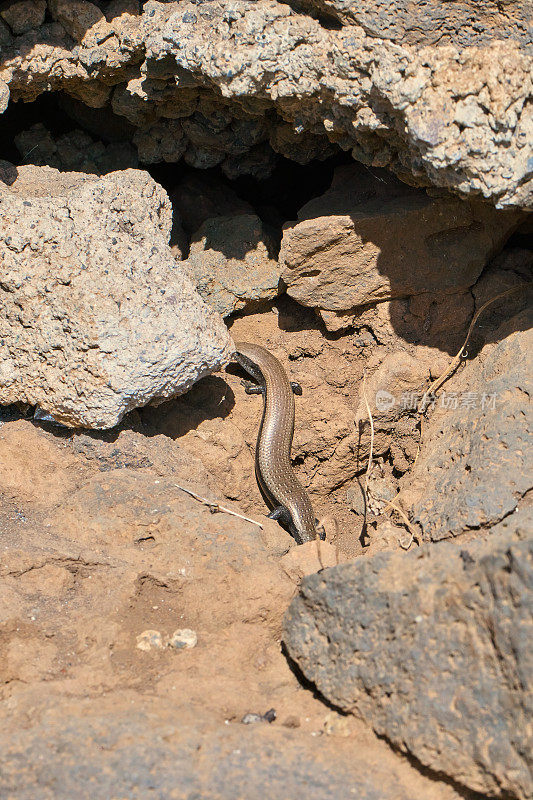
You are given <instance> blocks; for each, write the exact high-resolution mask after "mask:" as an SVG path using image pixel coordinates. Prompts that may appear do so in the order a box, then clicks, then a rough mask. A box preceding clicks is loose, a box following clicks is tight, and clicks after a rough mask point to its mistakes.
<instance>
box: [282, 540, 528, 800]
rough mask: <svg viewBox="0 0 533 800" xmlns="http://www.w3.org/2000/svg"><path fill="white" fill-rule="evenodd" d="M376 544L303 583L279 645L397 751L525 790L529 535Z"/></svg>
mask: <svg viewBox="0 0 533 800" xmlns="http://www.w3.org/2000/svg"><path fill="white" fill-rule="evenodd" d="M525 536H526V534H525V531H524V530H523V528H521V529H519V530H518V531H515V533H514V534H510V533H503V534H501V533H499V534H498V533H495V534H494V535H493V536H491V537H490V538H489V540H488V541H487V542H485V543H480V544H478V545H476V546H464V547H463V548H461V547H459V546H457V545H455V544H451V543H444V542H443V543H442V544H439V545H436V546H435V545H433V546H431V547H430V546H425V547H424V548H422V549H420V550H417V551H414V552H412V553H408V554H402V555H400V554H398V553H395V554H391V553H386V554H379V555H376V556H375V557H374V558H366V559H365V558H362V559H359V560H358V561H356V562H355V563H351V564H344V565H341V566H337V567H333V568H331V569H327V570H324V571H322V572H321V573H318V574H316V575H312V576H309V577H307V578H305V579H304V581H303V583H302V587H301V590H300V594H299V596H298V597H297V598H296V599H295V600H294V601H293V602H292V604H291V606H290V608H289V611H288V612H287V615H286V619H285V634H284V641H285V644H286V646H287V649H288V652H289V654H290V656H291V658H293V659H294V660H295V661H296V663H297V664H298V666H299V668H300V669H301V670H302V672H303V674H304V675H305V676H306V678H307V679H308V680H310V681H312V682H313V683H314V684H315V685H316V687H317V688H318V690H319V691H320V692H321V694H322V695H324V697H326V698H327V699H328V700H329V701H330V702H331V703H334V704H335V705H336V706H338V707H339V708H341V709H343V710H345V711H347V712H352V713H355V714H357V715H358V716H362V717H363V718H364V719H365V720H367V721H368V722H369V723H370V724H371V725H372V726H373V728H374V729H375V730H376V732H377V733H378V734H379V735H381V736H384V737H386V738H387V739H388V740H389V741H390V742H391V743H392V744H393V745H394V746H395V747H397V748H399V749H401V750H402V751H404V752H407V753H409V754H410V755H411V756H412V757H414V758H415V759H416V760H417V761H418V762H419V763H421V764H423V765H424V766H425V767H427V768H429V769H431V770H432V771H434V772H435V773H438V774H440V775H447V776H449V777H450V778H451V779H453V781H455V782H457V783H458V784H460V785H463V786H467V787H469V788H470V789H473V790H475V791H478V792H482V793H483V795H484V796H486V795H490V796H491V797H492V796H496V797H500V796H501V797H517V798H530V797H532V796H533V782H532V780H531V772H530V769H531V766H532V763H531V750H530V748H529V747H528V743H527V724H528V719H530V718H531V712H532V710H533V709H532V707H531V697H532V689H533V664H532V661H531V637H532V635H533V626H532V611H533V535H532V531H531V525H530V526H529V537H528V538H524V537H525Z"/></svg>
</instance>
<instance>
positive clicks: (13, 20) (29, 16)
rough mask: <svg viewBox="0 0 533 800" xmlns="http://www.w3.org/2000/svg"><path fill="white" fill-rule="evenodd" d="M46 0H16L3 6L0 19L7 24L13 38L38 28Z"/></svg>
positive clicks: (43, 13) (42, 20)
mask: <svg viewBox="0 0 533 800" xmlns="http://www.w3.org/2000/svg"><path fill="white" fill-rule="evenodd" d="M45 12H46V0H18V2H14V3H8V4H4V5H3V7H2V9H1V10H0V17H2V19H3V20H4V21H5V22H7V24H8V25H9V27H10V28H11V30H12V31H13V33H14V34H15V36H20V34H22V33H26V32H27V31H31V30H32V29H34V28H38V27H39V26H40V25H42V24H43V22H44V15H45Z"/></svg>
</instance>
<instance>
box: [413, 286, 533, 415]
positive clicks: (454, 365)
mask: <svg viewBox="0 0 533 800" xmlns="http://www.w3.org/2000/svg"><path fill="white" fill-rule="evenodd" d="M532 283H533V281H529V282H528V283H520V284H518V285H517V286H513V287H511V289H507V291H505V292H502V293H501V294H497V295H496V296H495V297H491V299H490V300H487V302H486V303H483V305H482V306H481V308H480V309H478V310H477V311H476V313H475V314H474V316H473V317H472V321H471V322H470V325H469V327H468V333H467V334H466V339H465V340H464V343H463V346H462V347H461V349H460V350H459V352H458V353H457V355H456V356H455V358H454V359H453V360H452V361H451V363H450V365H449V366H448V367H447V368H446V369H445V370H444V372H443V373H442V375H440V376H439V377H438V378H437V379H436V380H435V381H433V383H432V384H430V386H429V389H428V390H427V392H425V393H424V397H423V398H422V400H421V401H420V403H419V404H418V409H417V411H418V413H419V414H423V413H424V411H425V410H426V407H425V406H424V402H425V400H426V398H427V396H428V395H434V394H435V392H436V391H438V390H439V389H440V387H441V386H442V384H443V383H444V381H445V380H446V379H447V378H448V377H449V376H450V375H451V374H452V372H453V371H454V370H455V369H457V367H458V365H459V363H460V361H461V356H462V355H463V353H464V352H465V349H466V346H467V344H468V342H469V340H470V336H471V334H472V330H473V328H474V325H475V324H476V322H477V321H478V319H479V317H480V316H481V314H482V313H483V312H484V311H485V309H486V308H488V306H490V305H491V303H495V302H496V300H500V299H501V298H502V297H507V295H509V294H513V292H516V291H518V289H523V288H524V287H525V286H531V284H532Z"/></svg>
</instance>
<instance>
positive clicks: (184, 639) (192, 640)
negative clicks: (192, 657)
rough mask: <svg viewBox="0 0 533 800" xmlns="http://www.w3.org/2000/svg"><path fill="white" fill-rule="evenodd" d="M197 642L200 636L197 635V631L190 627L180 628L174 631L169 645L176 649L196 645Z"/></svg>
mask: <svg viewBox="0 0 533 800" xmlns="http://www.w3.org/2000/svg"><path fill="white" fill-rule="evenodd" d="M197 644H198V636H197V635H196V631H193V630H191V629H190V628H180V629H179V630H177V631H174V633H173V634H172V636H171V637H170V639H169V640H168V642H167V645H168V647H173V648H174V649H175V650H182V649H184V648H191V647H196V645H197Z"/></svg>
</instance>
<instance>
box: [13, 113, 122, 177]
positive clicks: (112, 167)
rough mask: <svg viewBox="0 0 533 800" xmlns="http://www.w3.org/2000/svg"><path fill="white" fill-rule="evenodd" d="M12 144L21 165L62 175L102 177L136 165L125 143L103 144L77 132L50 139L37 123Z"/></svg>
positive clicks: (48, 134) (42, 126) (49, 135)
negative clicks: (40, 168)
mask: <svg viewBox="0 0 533 800" xmlns="http://www.w3.org/2000/svg"><path fill="white" fill-rule="evenodd" d="M15 144H16V146H17V150H18V151H19V153H20V156H21V158H22V161H23V163H28V162H30V163H31V164H34V165H36V166H47V167H55V169H59V170H61V171H62V172H89V173H91V174H95V175H103V174H105V173H107V172H116V171H117V170H121V169H128V168H130V167H131V168H134V167H137V165H138V164H137V161H138V159H137V154H136V152H135V149H134V148H133V146H132V145H130V144H128V143H127V142H112V143H110V144H108V145H105V144H104V143H103V142H101V141H96V142H95V141H94V140H93V139H92V138H91V137H90V136H89V134H87V133H86V132H85V131H81V130H74V131H71V132H70V133H65V134H63V135H62V136H58V137H57V138H54V137H53V136H52V135H51V133H50V132H49V131H48V130H47V129H46V128H45V126H44V125H43V124H42V123H40V122H39V123H37V124H36V125H33V126H32V127H31V128H30V129H29V130H26V131H22V133H20V134H18V136H15Z"/></svg>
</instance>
